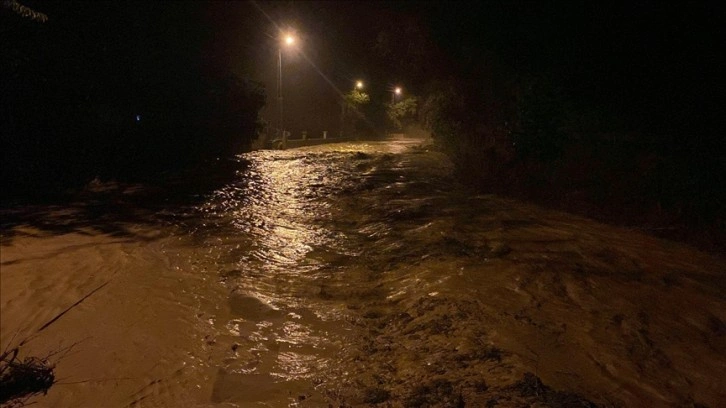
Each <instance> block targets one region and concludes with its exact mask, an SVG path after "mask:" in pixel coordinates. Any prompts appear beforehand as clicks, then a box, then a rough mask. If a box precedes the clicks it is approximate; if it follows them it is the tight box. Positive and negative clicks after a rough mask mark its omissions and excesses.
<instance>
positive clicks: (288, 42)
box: [277, 34, 295, 149]
mask: <svg viewBox="0 0 726 408" xmlns="http://www.w3.org/2000/svg"><path fill="white" fill-rule="evenodd" d="M293 44H295V37H293V36H292V35H291V34H287V35H285V37H284V40H283V44H282V45H280V47H279V48H278V50H277V108H278V110H279V123H278V127H277V128H278V129H279V131H280V136H281V137H282V148H283V149H284V148H286V147H287V135H286V134H285V124H284V123H285V122H284V111H285V108H284V103H283V97H282V47H283V45H284V46H286V47H291V46H292V45H293Z"/></svg>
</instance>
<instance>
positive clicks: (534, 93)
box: [384, 1, 726, 231]
mask: <svg viewBox="0 0 726 408" xmlns="http://www.w3.org/2000/svg"><path fill="white" fill-rule="evenodd" d="M408 6H409V5H408V4H406V3H404V4H403V5H402V8H404V9H405V10H408ZM420 9H421V11H419V13H418V14H417V15H418V17H419V19H418V21H414V22H410V23H409V24H410V25H412V26H414V27H415V28H408V29H407V28H406V26H405V24H404V25H399V26H398V27H395V28H386V29H385V31H386V32H387V33H393V34H396V33H397V34H396V35H397V37H396V40H395V41H389V42H388V43H389V44H391V47H394V49H391V50H386V52H385V53H384V55H390V56H392V57H395V56H396V55H402V56H405V58H401V59H399V60H398V62H399V64H401V65H402V66H401V68H400V70H401V72H408V81H409V82H413V83H417V84H418V88H419V89H418V90H417V94H418V95H419V99H420V100H419V118H420V120H421V121H422V122H423V123H424V124H425V125H426V126H427V127H428V128H429V129H430V130H431V131H432V132H433V137H434V138H435V140H436V142H437V143H438V144H439V145H441V146H442V147H443V148H444V149H446V150H447V151H448V152H449V153H450V154H451V156H452V157H453V158H454V160H455V162H456V164H457V167H458V169H459V172H460V175H461V176H462V177H463V178H464V179H466V180H467V181H468V182H470V183H472V184H474V185H476V186H478V187H479V188H481V189H483V190H485V191H492V192H498V193H507V194H513V195H516V196H523V197H526V198H532V199H536V200H539V201H542V202H546V203H548V204H554V205H555V206H558V207H560V208H566V209H574V210H578V211H581V212H584V213H586V214H588V215H594V216H598V217H604V218H606V219H609V220H614V221H618V222H625V223H634V224H641V225H642V224H648V226H651V227H656V226H657V227H662V226H664V225H666V224H667V225H690V226H698V227H707V228H712V227H714V226H715V228H716V229H717V230H721V231H723V229H724V228H725V227H726V225H725V224H726V217H725V216H726V188H724V185H723V180H724V176H726V171H725V170H726V159H725V157H726V143H725V142H724V137H723V136H724V130H725V128H726V127H724V122H723V114H722V112H721V109H722V108H721V106H722V105H723V103H722V97H723V85H722V83H723V81H722V79H721V78H720V76H721V73H720V71H721V68H720V67H721V66H722V65H721V64H720V63H719V62H718V61H719V60H720V58H719V55H720V54H721V46H722V44H721V40H720V39H721V38H723V37H722V35H721V34H722V31H723V30H722V28H721V27H722V25H721V21H722V19H721V18H720V17H719V16H720V14H719V13H718V12H717V10H718V9H719V8H718V7H715V5H714V4H712V3H708V2H698V3H690V2H688V3H686V2H683V3H662V2H635V3H633V2H628V3H619V2H615V3H612V2H595V3H592V2H581V3H577V2H559V3H558V2H531V1H524V2H517V1H514V2H512V1H502V2H493V1H492V2H477V3H467V2H460V3H457V4H456V6H454V5H453V4H445V3H436V4H430V3H427V4H425V5H422V7H421V8H420ZM418 31H421V32H425V33H426V35H418V34H417V32H418ZM416 42H424V43H425V44H426V45H425V46H421V45H420V44H416ZM412 50H426V52H425V53H416V52H412ZM391 66H395V65H393V64H391ZM402 75H404V74H402Z"/></svg>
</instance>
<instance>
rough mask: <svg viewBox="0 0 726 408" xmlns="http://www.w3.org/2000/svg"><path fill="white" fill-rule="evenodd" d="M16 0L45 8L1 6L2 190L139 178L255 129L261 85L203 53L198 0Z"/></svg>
mask: <svg viewBox="0 0 726 408" xmlns="http://www.w3.org/2000/svg"><path fill="white" fill-rule="evenodd" d="M21 3H22V5H23V6H27V7H28V8H30V9H32V10H35V11H37V12H42V13H43V14H45V15H46V16H47V17H48V18H47V20H46V21H41V20H39V19H37V18H35V19H34V18H31V17H32V16H31V17H28V16H27V15H26V16H22V15H21V14H20V13H18V12H17V10H13V9H12V8H9V7H5V8H0V31H1V33H0V38H1V39H0V44H1V45H0V46H1V47H2V49H0V61H1V66H0V69H1V70H2V71H1V72H0V75H1V77H2V79H1V81H2V89H1V91H0V98H2V99H1V102H0V106H2V113H1V115H2V117H1V118H2V129H1V134H2V140H1V141H0V143H2V149H1V150H2V159H1V160H0V161H1V163H2V180H1V182H2V188H3V198H8V197H11V196H14V195H25V196H27V195H29V194H30V195H45V194H47V193H53V192H57V191H61V190H63V189H66V188H69V187H77V186H81V185H83V184H84V183H87V182H88V181H89V180H91V179H93V178H96V177H99V178H100V179H102V180H109V179H114V180H141V179H144V178H148V177H151V176H154V175H157V174H158V173H160V172H165V171H174V170H178V169H182V168H186V167H190V166H196V165H200V164H203V163H204V162H207V161H210V160H215V159H216V158H220V157H228V156H230V155H232V154H234V153H237V152H240V151H241V150H243V149H244V148H246V147H247V145H249V143H250V141H251V140H252V138H253V137H255V136H256V135H255V133H256V131H257V129H258V123H257V122H258V111H259V110H260V108H261V107H262V106H263V105H264V102H265V94H264V89H263V88H262V87H261V85H260V84H258V83H256V82H253V81H249V80H246V79H242V78H239V77H236V76H235V75H233V74H232V73H230V72H227V71H225V70H221V69H216V68H215V67H211V66H208V65H205V58H204V55H203V52H204V49H205V43H206V42H207V41H208V40H209V36H210V33H209V30H210V29H211V28H210V27H209V26H208V25H207V24H205V22H204V21H203V19H204V16H205V14H204V7H205V4H204V3H200V2H95V1H94V2H90V1H85V2H77V1H63V2H57V1H56V2H51V1H48V2H45V1H27V2H21ZM16 4H17V3H16Z"/></svg>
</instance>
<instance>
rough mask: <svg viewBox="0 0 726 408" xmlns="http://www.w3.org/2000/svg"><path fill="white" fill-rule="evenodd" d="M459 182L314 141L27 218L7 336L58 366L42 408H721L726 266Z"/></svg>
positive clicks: (725, 397) (3, 329)
mask: <svg viewBox="0 0 726 408" xmlns="http://www.w3.org/2000/svg"><path fill="white" fill-rule="evenodd" d="M451 171H452V166H451V164H450V162H449V161H448V160H446V159H445V157H444V156H443V155H441V154H440V153H437V152H435V151H431V150H429V149H427V148H426V146H424V145H422V141H419V140H413V141H392V142H376V143H363V142H359V143H349V144H335V145H324V146H316V147H308V148H301V149H293V150H287V151H259V152H253V153H250V154H247V155H246V156H245V157H244V160H243V161H242V162H240V164H239V171H238V174H237V178H236V180H235V181H233V182H231V183H228V184H227V185H225V186H223V187H222V188H219V189H217V190H216V191H214V192H213V193H210V194H208V195H205V196H204V197H202V199H201V200H198V201H199V203H198V204H194V205H188V206H171V207H170V206H167V207H166V208H164V209H163V210H156V211H152V212H148V213H144V214H142V215H141V216H139V217H138V218H139V219H143V222H142V221H140V220H138V219H136V218H134V217H130V218H123V219H120V218H113V217H111V218H110V220H106V219H104V218H103V217H101V218H100V219H99V218H97V220H100V221H98V222H95V221H94V222H87V223H76V224H74V223H72V220H74V219H76V218H77V214H76V213H74V210H73V208H71V207H69V208H41V209H38V210H37V214H38V215H37V217H39V218H43V217H45V218H47V219H49V220H54V222H52V223H50V225H54V226H55V228H50V227H47V226H45V227H44V226H43V225H44V224H43V223H30V224H28V225H24V224H22V223H18V225H15V226H14V227H13V228H12V229H9V230H7V232H6V233H5V234H4V236H3V242H2V247H1V250H2V252H1V253H0V255H1V259H0V261H1V263H0V265H1V266H2V269H1V271H0V279H1V281H0V283H1V284H2V285H1V286H0V307H1V308H2V309H1V310H0V317H1V318H2V319H1V320H0V345H2V347H3V348H6V347H8V346H14V345H17V344H18V343H19V342H20V341H22V340H25V339H28V340H27V342H26V343H25V344H24V345H23V347H22V348H21V351H22V353H24V354H28V355H36V356H46V355H51V357H50V359H51V361H54V362H55V363H56V375H57V379H58V383H57V384H56V385H54V386H53V387H52V388H51V390H50V391H49V393H48V395H47V396H39V397H36V398H35V399H33V402H36V403H37V406H43V407H44V406H48V407H51V406H52V407H56V406H89V407H91V406H93V407H96V406H99V407H100V406H104V407H106V406H107V407H127V406H168V407H172V406H173V407H181V406H191V407H207V406H210V407H211V406H229V407H328V406H333V407H338V406H380V407H388V406H391V407H399V406H405V407H463V406H466V407H485V406H492V407H493V406H497V407H509V406H512V407H514V406H523V405H525V406H526V405H536V404H539V405H540V406H553V407H558V406H603V407H610V406H650V407H659V406H662V407H667V406H692V407H695V406H710V407H718V406H722V404H723V401H726V380H724V379H726V324H725V323H724V322H726V275H724V273H725V271H726V262H724V261H723V260H722V259H719V258H716V257H714V256H711V255H708V254H705V253H702V252H699V251H696V250H694V249H691V248H689V247H687V246H684V245H681V244H677V243H673V242H668V241H664V240H659V239H656V238H653V237H650V236H647V235H644V234H642V233H640V232H638V231H633V230H628V229H623V228H616V227H611V226H606V225H602V224H598V223H595V222H593V221H590V220H587V219H584V218H579V217H576V216H572V215H569V214H565V213H560V212H553V211H548V210H544V209H541V208H538V207H536V206H532V205H528V204H524V203H521V202H518V201H514V200H509V199H504V198H501V197H497V196H492V195H481V196H477V195H473V194H472V193H470V192H469V191H467V190H466V189H464V188H463V187H461V186H459V185H458V184H457V183H455V182H454V180H453V178H452V175H451ZM109 188H110V189H114V188H118V190H117V191H116V190H115V191H116V192H115V194H116V195H117V197H116V200H117V203H118V206H120V207H121V208H126V207H130V208H129V209H128V211H130V212H133V211H135V209H134V208H133V206H129V205H128V202H129V200H128V199H126V198H125V197H132V196H133V195H134V194H135V190H134V189H133V188H128V187H124V188H121V187H113V186H111V187H109ZM125 206H126V207H125ZM13 211H14V210H13ZM20 211H23V210H20ZM8 214H9V213H8ZM65 220H67V222H66V221H65ZM59 224H60V226H62V228H59V227H58V226H59ZM89 294H91V295H90V296H88V297H87V298H85V300H83V301H82V302H81V303H78V304H77V305H76V306H73V305H74V304H76V302H78V301H79V299H84V296H87V295H89ZM69 308H70V309H69ZM65 310H67V312H66V313H63V312H64V311H65ZM61 313H63V314H62V315H61V317H59V318H57V319H56V320H54V318H56V317H57V316H58V315H59V314H61ZM51 321H52V323H51V324H48V323H49V322H51ZM699 404H700V405H699Z"/></svg>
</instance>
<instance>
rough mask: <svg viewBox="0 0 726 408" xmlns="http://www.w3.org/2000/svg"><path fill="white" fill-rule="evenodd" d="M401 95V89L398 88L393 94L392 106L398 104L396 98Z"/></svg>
mask: <svg viewBox="0 0 726 408" xmlns="http://www.w3.org/2000/svg"><path fill="white" fill-rule="evenodd" d="M400 94H401V87H400V86H397V87H396V88H395V89H394V90H393V92H392V93H391V105H393V104H394V103H396V96H397V95H400Z"/></svg>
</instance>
